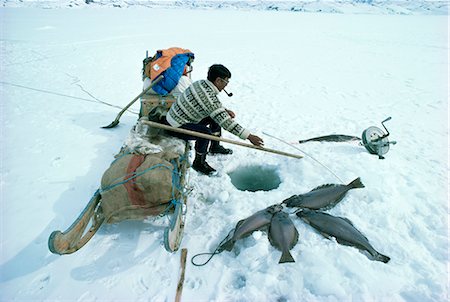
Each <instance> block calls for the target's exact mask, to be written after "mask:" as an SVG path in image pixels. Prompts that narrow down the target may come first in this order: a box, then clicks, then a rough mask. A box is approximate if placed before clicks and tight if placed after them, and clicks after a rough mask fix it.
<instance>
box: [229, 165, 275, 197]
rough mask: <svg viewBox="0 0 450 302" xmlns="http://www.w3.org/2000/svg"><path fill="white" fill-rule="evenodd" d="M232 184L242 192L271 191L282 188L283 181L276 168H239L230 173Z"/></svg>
mask: <svg viewBox="0 0 450 302" xmlns="http://www.w3.org/2000/svg"><path fill="white" fill-rule="evenodd" d="M228 175H230V178H231V183H232V184H233V185H234V186H235V187H236V188H237V189H238V190H241V191H251V192H256V191H270V190H273V189H276V188H278V187H279V186H280V183H281V180H280V176H279V175H278V171H277V169H276V167H274V166H256V165H255V166H246V167H239V168H237V169H236V170H234V171H231V172H230V173H228Z"/></svg>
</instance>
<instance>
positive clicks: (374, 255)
mask: <svg viewBox="0 0 450 302" xmlns="http://www.w3.org/2000/svg"><path fill="white" fill-rule="evenodd" d="M297 216H298V217H300V218H301V219H302V220H303V221H305V222H306V223H308V224H309V225H310V226H312V227H313V228H315V229H316V230H317V231H318V232H319V233H320V234H322V235H323V236H324V237H326V238H328V239H330V237H334V238H336V241H337V242H338V243H340V244H342V245H347V246H352V247H356V248H357V249H359V250H361V251H367V252H368V253H369V255H370V257H369V259H371V260H376V261H381V262H384V263H387V262H389V260H390V259H391V258H389V257H388V256H386V255H383V254H381V253H379V252H378V251H376V250H375V249H374V248H373V246H372V245H371V244H370V243H369V240H368V239H367V237H366V236H364V235H363V234H362V233H361V232H360V231H359V230H358V229H356V227H355V226H354V225H353V223H352V222H351V221H350V220H348V219H347V218H343V217H335V216H332V215H330V214H327V213H323V212H320V211H312V210H308V209H305V210H302V211H300V212H297Z"/></svg>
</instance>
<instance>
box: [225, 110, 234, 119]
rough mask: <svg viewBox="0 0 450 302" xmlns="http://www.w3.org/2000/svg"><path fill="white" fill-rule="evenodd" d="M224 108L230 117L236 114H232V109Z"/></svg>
mask: <svg viewBox="0 0 450 302" xmlns="http://www.w3.org/2000/svg"><path fill="white" fill-rule="evenodd" d="M225 110H226V111H227V112H228V114H229V115H230V116H231V118H234V117H235V116H236V114H234V112H233V111H231V110H228V109H225Z"/></svg>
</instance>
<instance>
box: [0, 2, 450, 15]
mask: <svg viewBox="0 0 450 302" xmlns="http://www.w3.org/2000/svg"><path fill="white" fill-rule="evenodd" d="M1 3H2V4H1V7H33V8H45V9H52V8H89V7H115V8H139V7H145V8H170V9H180V8H181V9H228V10H257V11H260V10H269V11H292V12H304V13H337V14H345V13H346V14H393V15H422V14H423V15H448V11H449V7H448V3H449V2H448V1H442V0H437V1H435V0H387V1H379V0H340V1H330V0H297V1H283V0H281V1H273V0H245V1H240V0H238V1H231V0H228V1H227V0H225V1H223V0H207V1H193V0H187V1H173V0H155V1H148V0H61V1H57V0H2V1H1Z"/></svg>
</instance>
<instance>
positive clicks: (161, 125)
mask: <svg viewBox="0 0 450 302" xmlns="http://www.w3.org/2000/svg"><path fill="white" fill-rule="evenodd" d="M142 122H143V123H144V124H147V125H150V126H152V127H155V128H159V129H164V130H168V131H173V132H178V133H183V134H187V135H192V136H196V137H201V138H206V139H209V140H212V141H219V142H224V143H229V144H233V145H238V146H242V147H246V148H251V149H256V150H259V151H264V152H269V153H275V154H278V155H283V156H288V157H293V158H303V156H301V155H297V154H292V153H287V152H283V151H278V150H274V149H269V148H263V147H258V146H254V145H252V144H248V143H242V142H239V141H235V140H231V139H227V138H223V137H218V136H214V135H209V134H205V133H200V132H196V131H191V130H186V129H181V128H175V127H172V126H169V125H164V124H160V123H155V122H151V121H142Z"/></svg>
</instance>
